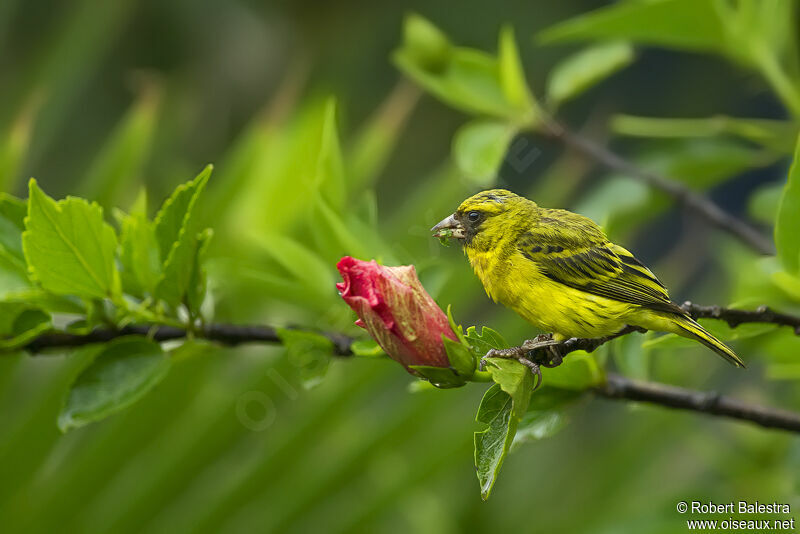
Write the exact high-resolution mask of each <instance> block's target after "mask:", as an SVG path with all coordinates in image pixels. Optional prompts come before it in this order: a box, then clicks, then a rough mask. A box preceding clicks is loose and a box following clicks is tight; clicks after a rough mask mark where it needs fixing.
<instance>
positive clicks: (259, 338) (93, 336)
mask: <svg viewBox="0 0 800 534" xmlns="http://www.w3.org/2000/svg"><path fill="white" fill-rule="evenodd" d="M319 333H320V334H321V335H323V336H325V337H327V338H328V339H329V340H330V341H331V342H332V343H333V347H334V352H335V353H336V355H337V356H349V355H351V354H352V351H351V350H350V345H351V344H352V343H353V341H354V340H353V338H350V337H348V336H346V335H344V334H340V333H337V332H319ZM137 335H138V336H149V337H150V338H151V339H153V340H155V341H159V342H162V341H171V340H175V339H183V338H187V337H191V336H194V337H198V338H202V339H207V340H208V341H214V342H216V343H220V344H221V345H227V346H231V347H233V346H237V345H242V344H245V343H281V338H280V337H279V336H278V331H277V329H276V328H273V327H271V326H261V325H234V324H219V323H215V324H210V325H208V326H207V327H206V328H205V329H203V330H201V331H198V332H194V333H192V334H189V333H188V332H187V331H186V330H184V329H183V328H175V327H172V326H157V327H153V326H147V325H133V326H126V327H125V328H121V329H119V330H112V329H108V328H101V329H97V330H94V331H93V332H91V333H89V334H68V333H64V332H52V333H49V334H44V335H41V336H39V337H37V338H36V339H34V340H33V341H31V342H30V343H29V344H28V345H27V346H25V347H24V350H26V351H28V352H31V353H33V354H37V353H40V352H43V351H45V350H52V349H63V348H74V347H81V346H84V345H91V344H93V343H105V342H108V341H111V340H112V339H114V338H118V337H122V336H137Z"/></svg>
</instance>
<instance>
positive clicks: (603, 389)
mask: <svg viewBox="0 0 800 534" xmlns="http://www.w3.org/2000/svg"><path fill="white" fill-rule="evenodd" d="M683 308H684V309H685V310H686V311H687V312H689V313H690V314H691V315H692V317H694V318H714V319H720V320H724V321H726V322H727V323H728V324H729V325H731V326H732V327H735V326H737V325H740V324H743V323H768V324H776V325H780V326H790V327H792V328H793V329H794V331H795V333H797V334H798V335H800V317H796V316H792V315H788V314H783V313H778V312H774V311H772V310H770V309H768V308H766V307H761V308H758V309H757V310H754V311H746V310H733V309H729V308H720V307H717V306H697V305H695V304H692V303H690V302H687V303H685V304H684V305H683ZM636 331H643V330H642V329H640V328H636V327H630V326H629V327H627V328H625V329H623V330H621V331H620V332H617V333H616V334H613V335H611V336H606V337H602V338H572V339H568V340H566V341H564V342H561V343H558V344H556V345H552V347H553V348H554V349H555V350H556V352H557V354H558V355H559V358H558V360H559V361H558V362H553V361H552V359H553V357H554V356H553V354H552V352H550V349H547V348H541V349H536V350H533V351H529V352H527V354H526V352H525V351H524V350H520V351H519V352H520V355H526V356H527V358H529V359H530V360H532V361H533V362H535V363H538V364H541V365H547V366H553V365H558V363H560V357H563V356H566V355H567V354H569V353H570V352H574V351H576V350H584V351H587V352H592V351H593V350H595V349H597V347H599V346H601V345H603V344H604V343H607V342H609V341H611V340H612V339H616V338H618V337H620V336H623V335H626V334H629V333H631V332H636ZM320 334H321V335H323V336H325V337H327V338H328V339H329V340H330V341H331V342H332V343H333V347H334V352H335V354H336V355H337V356H350V355H352V350H351V348H350V347H351V345H352V343H353V341H354V339H353V338H351V337H349V336H346V335H344V334H340V333H335V332H320ZM128 335H141V336H149V337H151V338H152V339H154V340H156V341H170V340H176V339H184V338H188V337H192V336H194V337H198V338H203V339H207V340H209V341H214V342H216V343H220V344H222V345H228V346H236V345H241V344H244V343H281V339H280V336H279V335H278V330H277V329H276V328H273V327H271V326H258V325H231V324H211V325H208V326H207V327H206V328H204V329H202V330H200V331H197V332H192V333H189V332H187V331H186V330H184V329H182V328H175V327H171V326H158V327H153V326H147V325H134V326H128V327H125V328H122V329H119V330H112V329H98V330H95V331H94V332H91V333H89V334H85V335H79V334H68V333H64V332H53V333H49V334H44V335H42V336H39V337H38V338H36V339H35V340H33V341H32V342H31V343H29V344H28V345H27V346H26V347H24V350H26V351H28V352H31V353H34V354H35V353H39V352H42V351H46V350H52V349H64V348H74V347H80V346H84V345H90V344H92V343H104V342H108V341H111V340H112V339H114V338H117V337H121V336H128ZM518 349H519V347H518ZM509 350H511V351H513V349H509ZM594 392H595V393H596V394H597V395H599V396H602V397H606V398H610V399H624V400H630V401H641V402H649V403H652V404H658V405H660V406H666V407H669V408H677V409H682V410H691V411H696V412H700V413H706V414H710V415H716V416H721V417H728V418H732V419H738V420H741V421H749V422H752V423H755V424H758V425H761V426H763V427H766V428H779V429H783V430H789V431H792V432H800V414H796V413H792V412H787V411H785V410H778V409H773V408H766V407H761V406H754V405H751V404H747V403H744V402H742V401H739V400H736V399H730V398H727V397H723V396H720V395H718V394H716V393H706V392H701V391H692V390H688V389H682V388H678V387H674V386H668V385H665V384H658V383H652V382H637V381H634V380H629V379H627V378H625V377H622V376H619V375H615V374H609V375H608V378H607V382H606V383H605V384H604V385H602V386H600V387H597V388H595V390H594Z"/></svg>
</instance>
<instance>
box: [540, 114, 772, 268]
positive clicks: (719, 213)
mask: <svg viewBox="0 0 800 534" xmlns="http://www.w3.org/2000/svg"><path fill="white" fill-rule="evenodd" d="M543 129H544V133H545V134H546V135H548V136H549V137H551V138H553V139H556V140H558V141H561V142H563V143H564V144H565V145H567V146H569V147H570V148H573V149H575V150H576V151H578V152H580V153H581V154H583V155H585V156H588V157H590V158H592V159H593V160H595V161H597V162H598V163H600V164H602V165H603V166H605V167H606V168H608V169H610V170H613V171H617V172H620V173H623V174H625V175H628V176H630V177H631V178H634V179H636V180H639V181H642V182H644V183H646V184H648V185H650V186H651V187H654V188H655V189H658V190H660V191H663V192H664V193H666V194H668V195H670V196H671V197H672V198H674V199H675V200H677V201H678V202H680V203H681V204H683V205H684V206H686V207H687V208H689V209H691V210H692V211H694V212H695V213H697V214H698V215H700V216H701V217H703V218H704V219H705V220H706V221H708V222H709V223H711V224H712V225H713V226H715V227H717V228H719V229H721V230H724V231H726V232H728V233H729V234H731V235H733V236H735V237H736V238H737V239H739V240H740V241H741V242H743V243H744V244H746V245H748V246H749V247H750V248H752V249H753V250H755V251H756V252H758V253H760V254H766V255H773V254H775V248H774V246H773V244H772V241H771V240H770V239H768V238H767V237H766V236H764V235H763V234H762V233H761V232H759V231H758V230H756V229H755V228H753V227H752V226H750V225H749V224H747V223H746V222H744V221H742V220H741V219H738V218H736V217H734V216H733V215H731V214H730V213H728V212H726V211H725V210H723V209H722V208H720V207H719V206H717V205H716V204H715V203H714V202H712V201H711V200H709V199H708V198H706V197H704V196H703V195H699V194H697V193H695V192H694V191H692V190H691V189H689V188H688V187H686V186H685V185H683V184H682V183H680V182H678V181H675V180H671V179H669V178H667V177H665V176H662V175H660V174H657V173H654V172H651V171H648V170H645V169H642V168H640V167H638V166H637V165H635V164H634V163H632V162H630V161H628V160H626V159H624V158H623V157H621V156H619V155H617V154H615V153H614V152H612V151H610V150H609V149H607V148H606V147H604V146H602V145H599V144H596V143H594V142H593V141H591V140H589V139H586V138H585V137H583V136H581V135H579V134H577V133H574V132H572V131H571V130H569V129H568V128H567V127H566V126H564V125H563V124H561V123H558V122H556V121H554V120H552V119H548V120H545V121H544V124H543Z"/></svg>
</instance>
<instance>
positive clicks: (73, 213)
mask: <svg viewBox="0 0 800 534" xmlns="http://www.w3.org/2000/svg"><path fill="white" fill-rule="evenodd" d="M25 228H26V229H25V232H24V233H23V234H22V244H23V249H24V251H25V258H26V260H27V263H28V268H29V270H30V272H31V275H32V276H33V277H34V278H35V279H36V280H38V281H39V283H40V284H41V285H42V287H43V288H44V289H46V290H47V291H50V292H51V293H55V294H57V295H77V296H80V297H84V298H99V299H103V298H107V297H115V296H117V295H118V294H119V291H120V282H119V274H118V273H117V270H116V265H115V254H116V249H117V236H116V234H115V233H114V229H113V228H111V226H110V225H109V224H107V223H106V222H105V221H104V220H103V209H102V208H101V207H100V206H99V205H97V204H94V203H91V204H90V203H89V202H87V201H86V200H83V199H80V198H75V197H67V198H66V199H65V200H61V201H59V202H56V201H54V200H53V199H52V198H50V197H48V196H47V195H46V194H45V193H44V191H42V190H41V189H40V188H39V186H38V185H36V181H35V180H31V182H30V199H29V202H28V217H27V218H26V219H25Z"/></svg>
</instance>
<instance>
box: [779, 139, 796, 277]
mask: <svg viewBox="0 0 800 534" xmlns="http://www.w3.org/2000/svg"><path fill="white" fill-rule="evenodd" d="M798 229H800V137H799V138H798V142H797V148H796V150H795V153H794V161H792V166H791V168H790V169H789V177H788V179H787V180H786V186H785V187H784V188H783V194H782V195H781V202H780V207H779V208H778V216H777V218H776V219H775V247H776V248H777V249H778V258H780V260H781V263H782V264H783V266H784V268H785V269H786V270H787V271H788V272H789V273H791V274H797V273H798V272H800V231H798Z"/></svg>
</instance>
